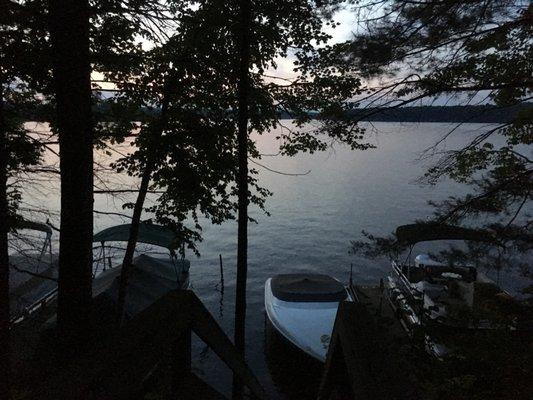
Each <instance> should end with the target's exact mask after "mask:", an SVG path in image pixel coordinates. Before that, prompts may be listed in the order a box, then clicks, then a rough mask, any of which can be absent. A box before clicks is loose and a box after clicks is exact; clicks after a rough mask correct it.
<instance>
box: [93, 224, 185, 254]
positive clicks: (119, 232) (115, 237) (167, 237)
mask: <svg viewBox="0 0 533 400" xmlns="http://www.w3.org/2000/svg"><path fill="white" fill-rule="evenodd" d="M130 228H131V224H124V225H117V226H112V227H111V228H107V229H104V230H103V231H100V232H98V233H97V234H96V235H94V236H93V242H99V243H104V242H127V241H128V239H129V237H130ZM137 242H139V243H146V244H151V245H154V246H161V247H165V248H167V249H169V250H176V249H178V248H179V247H180V246H181V240H180V239H179V238H178V237H177V236H176V234H175V233H174V232H173V231H172V230H171V229H170V228H167V227H165V226H161V225H155V224H152V223H146V222H141V223H140V224H139V237H138V239H137Z"/></svg>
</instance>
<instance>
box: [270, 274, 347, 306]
mask: <svg viewBox="0 0 533 400" xmlns="http://www.w3.org/2000/svg"><path fill="white" fill-rule="evenodd" d="M271 288H272V294H273V295H274V296H275V297H277V298H278V299H280V300H283V301H292V302H339V301H342V300H344V299H346V297H347V294H346V290H345V289H344V286H343V285H342V283H340V282H339V281H337V280H336V279H333V278H332V277H331V276H328V275H323V274H281V275H275V276H274V277H273V278H272V280H271Z"/></svg>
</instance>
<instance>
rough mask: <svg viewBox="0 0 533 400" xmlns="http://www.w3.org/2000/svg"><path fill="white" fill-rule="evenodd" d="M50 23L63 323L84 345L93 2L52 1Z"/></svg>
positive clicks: (63, 330)
mask: <svg viewBox="0 0 533 400" xmlns="http://www.w3.org/2000/svg"><path fill="white" fill-rule="evenodd" d="M49 20H50V39H51V53H52V60H53V73H54V87H55V101H56V110H57V116H56V122H57V131H58V135H59V149H60V150H59V151H60V170H61V225H60V239H59V242H60V253H59V283H58V308H57V323H58V331H59V335H60V337H61V338H63V339H65V340H66V341H67V342H70V341H73V342H80V341H81V340H83V339H84V338H85V337H86V336H87V335H88V334H89V325H90V320H89V318H90V307H91V302H92V236H93V127H92V124H93V122H92V117H91V81H90V75H91V66H90V52H89V3H88V1H86V0H85V1H77V0H51V1H50V8H49Z"/></svg>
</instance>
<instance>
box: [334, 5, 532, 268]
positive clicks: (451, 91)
mask: <svg viewBox="0 0 533 400" xmlns="http://www.w3.org/2000/svg"><path fill="white" fill-rule="evenodd" d="M355 3H358V4H357V5H356V9H357V10H358V11H359V12H360V13H361V15H364V16H366V18H364V23H363V25H364V30H363V31H362V32H361V33H359V34H356V35H355V37H354V39H353V40H352V41H350V42H346V43H343V44H341V45H339V46H338V47H337V51H338V60H342V61H343V62H346V61H348V62H349V63H354V64H355V65H357V68H358V71H359V72H360V73H361V74H363V75H364V76H367V77H383V78H385V77H386V79H388V82H386V83H383V84H381V85H378V86H377V87H374V88H372V89H369V92H368V95H367V96H366V97H365V98H364V99H363V101H364V102H366V103H368V104H376V102H377V103H378V105H379V106H381V107H388V108H398V107H401V106H404V105H406V104H409V103H412V102H415V101H417V100H420V99H423V98H429V99H432V98H433V99H436V98H443V96H445V95H448V96H454V98H455V101H457V102H459V103H461V102H462V103H464V104H469V103H471V102H473V101H476V99H479V98H481V99H483V101H490V102H492V103H493V104H494V107H496V108H499V109H501V110H503V112H505V111H506V109H508V108H509V109H513V108H514V109H516V108H517V107H519V108H518V110H519V111H518V112H517V113H516V114H514V116H513V117H512V118H510V120H508V121H506V122H503V123H498V124H496V125H494V126H491V127H490V128H487V130H486V131H484V132H483V133H481V134H479V135H478V136H476V137H475V138H474V139H473V140H472V141H471V142H470V143H469V144H468V145H466V146H465V147H464V148H461V149H457V150H447V151H440V150H439V148H438V145H439V144H440V143H441V142H443V141H444V140H445V139H446V137H447V136H449V135H451V134H453V131H454V129H452V130H451V131H450V132H449V133H448V134H447V135H446V137H444V138H443V139H442V140H441V141H440V142H439V143H437V144H435V146H434V147H432V148H430V149H427V150H426V152H425V154H424V156H426V157H435V156H436V157H438V161H437V162H436V163H434V165H433V166H432V167H431V168H429V169H428V170H427V172H426V174H425V175H424V176H423V177H422V178H421V182H425V183H428V184H432V185H433V184H437V183H438V182H439V181H440V180H441V179H443V178H445V177H448V178H451V179H453V180H456V181H458V182H462V183H465V184H467V185H469V187H470V188H471V193H469V194H467V195H465V196H461V197H450V198H449V199H447V200H445V201H443V202H439V203H433V205H434V207H435V214H434V216H433V219H434V220H435V221H437V222H446V223H455V224H468V225H476V226H478V227H482V228H484V229H487V230H490V231H492V232H494V233H495V234H496V235H498V237H499V238H500V240H501V241H503V242H505V244H506V247H507V249H506V252H505V254H503V258H502V257H500V259H504V258H506V257H507V256H509V257H510V258H511V261H510V263H516V260H512V256H513V255H514V254H516V253H517V252H520V253H526V254H527V253H528V252H530V251H531V250H532V247H531V243H533V234H532V232H531V220H530V216H529V215H528V214H527V210H528V208H529V207H530V205H531V200H532V198H533V176H532V173H533V168H532V161H531V159H530V158H529V157H528V151H530V150H529V149H530V146H531V144H532V141H533V134H532V126H533V108H531V107H525V106H521V103H523V102H526V101H528V100H530V99H531V94H532V90H533V80H532V76H533V64H532V63H531V59H532V58H533V46H532V41H531V37H532V33H533V32H532V26H533V24H532V23H531V21H532V18H533V6H532V5H531V3H530V2H528V1H511V0H501V1H489V0H487V1H485V0H483V1H456V0H446V1H440V0H439V1H436V0H427V1H420V2H411V1H402V0H391V1H378V2H372V3H371V4H370V5H367V4H362V3H361V4H359V2H355ZM339 62H340V61H339ZM379 102H381V103H380V104H379ZM363 114H364V113H363ZM464 122H468V121H464ZM496 137H503V139H504V144H503V145H501V146H497V145H496V144H494V140H493V139H495V138H496ZM360 248H365V246H364V245H356V246H355V247H354V250H355V251H359V249H360ZM478 254H479V253H478ZM500 256H502V255H501V254H500ZM509 257H507V258H509ZM527 257H528V256H526V257H525V258H526V260H527ZM518 266H519V267H520V268H522V269H523V270H524V272H526V273H527V271H526V270H527V261H526V262H525V263H522V264H519V265H518ZM497 267H500V265H497Z"/></svg>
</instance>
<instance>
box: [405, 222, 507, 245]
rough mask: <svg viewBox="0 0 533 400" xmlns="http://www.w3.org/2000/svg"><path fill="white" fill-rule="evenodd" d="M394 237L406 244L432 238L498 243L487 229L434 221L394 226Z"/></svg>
mask: <svg viewBox="0 0 533 400" xmlns="http://www.w3.org/2000/svg"><path fill="white" fill-rule="evenodd" d="M396 237H397V238H398V241H399V242H400V243H402V244H406V245H413V244H416V243H419V242H426V241H432V240H471V241H475V242H486V243H492V244H499V243H498V241H497V240H496V239H495V238H494V237H493V236H492V235H491V234H490V233H489V232H487V231H482V230H477V229H469V228H463V227H461V226H453V225H445V224H436V223H418V224H410V225H402V226H399V227H398V228H396Z"/></svg>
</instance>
